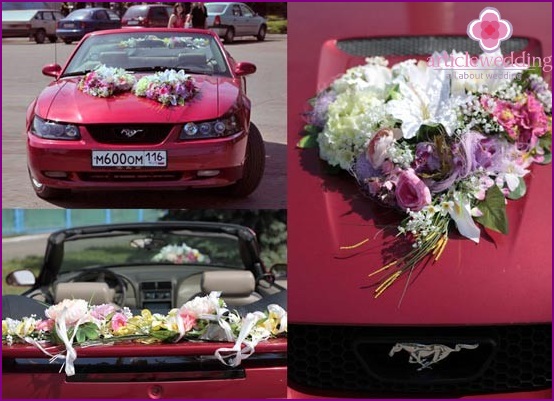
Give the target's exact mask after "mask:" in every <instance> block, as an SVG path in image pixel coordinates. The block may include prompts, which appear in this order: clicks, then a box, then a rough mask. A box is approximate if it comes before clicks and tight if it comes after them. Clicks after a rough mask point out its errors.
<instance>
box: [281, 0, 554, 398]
mask: <svg viewBox="0 0 554 401" xmlns="http://www.w3.org/2000/svg"><path fill="white" fill-rule="evenodd" d="M483 7H484V5H482V4H475V3H471V4H469V3H468V4H461V3H459V4H455V3H425V4H424V3H417V4H416V3H387V4H384V3H380V4H379V5H377V4H371V3H357V4H354V3H351V4H331V3H322V4H319V5H318V7H317V11H315V10H314V7H313V6H310V5H309V4H307V3H305V4H301V3H291V4H290V5H289V16H292V17H291V19H292V18H294V19H295V20H294V21H292V20H291V21H289V24H291V25H292V24H293V22H296V19H297V20H298V21H302V23H301V26H302V34H300V32H297V33H298V37H301V38H302V39H301V40H298V41H291V42H290V45H289V58H288V61H289V68H290V69H291V70H292V71H295V72H296V73H295V74H291V77H290V78H289V88H294V91H293V92H292V93H291V91H290V89H289V99H291V100H290V102H289V110H288V116H289V143H298V142H299V139H300V138H301V136H300V135H299V134H300V133H301V132H302V131H303V127H304V125H305V124H306V121H305V120H304V118H303V116H302V115H303V112H304V111H305V110H306V106H305V103H306V101H307V99H310V98H313V96H314V95H315V94H317V93H318V92H319V91H323V90H324V89H325V88H327V87H328V86H329V85H330V84H331V83H332V82H333V81H334V80H335V79H337V78H338V77H339V76H340V75H341V74H344V73H345V71H347V70H348V69H349V68H352V67H354V66H360V65H363V64H364V62H365V58H366V57H374V56H382V57H385V58H387V59H388V60H389V61H390V63H389V66H392V65H393V64H395V63H398V62H399V61H401V60H406V59H408V58H418V59H425V57H428V56H429V55H430V54H431V53H432V52H433V51H441V50H447V51H450V50H452V49H456V50H457V51H466V50H467V51H468V52H469V53H470V54H481V53H482V51H481V50H480V49H479V46H478V44H477V43H476V42H473V41H472V40H470V39H469V38H468V37H467V36H466V35H465V26H466V25H467V24H468V23H469V22H470V21H471V20H472V19H475V18H477V17H478V16H479V12H480V11H481V9H482V8H483ZM547 9H549V10H550V12H548V11H547ZM499 11H500V12H501V13H502V17H503V18H507V19H509V20H510V21H511V22H512V24H513V27H514V36H516V34H517V35H529V36H531V35H532V32H534V31H536V29H534V27H535V25H534V24H535V22H534V21H535V20H534V18H535V17H537V18H542V17H538V16H539V15H542V14H545V16H544V21H545V22H546V23H547V24H549V26H550V24H551V22H550V21H551V8H549V6H545V7H542V6H540V7H539V6H537V7H531V8H527V7H526V6H516V5H515V4H514V5H506V6H505V7H502V8H499ZM314 12H317V14H318V19H317V20H313V21H312V22H310V21H311V18H310V16H311V15H313V13H314ZM531 15H534V16H535V17H531ZM431 21H432V23H431ZM524 21H526V22H527V24H525V22H524ZM321 26H325V29H322V28H320V27H321ZM522 26H524V27H526V29H523V28H522ZM454 33H456V34H457V35H458V36H446V35H452V34H454ZM348 35H350V36H348ZM370 35H374V36H370ZM545 37H546V39H544V38H541V39H543V40H546V41H547V42H546V43H547V44H549V43H551V42H549V40H550V39H549V37H550V36H549V35H548V36H545ZM334 38H339V39H334ZM543 45H544V41H543ZM503 49H507V51H514V52H516V54H521V52H522V51H526V52H527V54H532V55H535V56H539V55H540V47H539V46H538V45H537V41H536V40H533V39H528V38H521V37H519V38H515V37H513V38H512V39H510V40H509V41H507V42H506V44H505V45H503ZM318 52H319V54H320V57H319V58H317V53H318ZM550 54H551V49H550V48H549V46H548V45H547V46H545V47H543V55H544V56H546V57H545V60H547V59H550ZM355 71H360V70H355ZM397 72H398V71H397ZM546 72H548V71H546ZM360 76H361V78H360ZM360 76H356V75H355V73H352V74H351V75H349V78H351V79H352V80H353V81H355V80H356V79H361V80H363V79H364V76H363V75H362V74H361V75H360ZM365 79H366V80H367V82H372V81H371V80H372V79H374V80H375V81H378V79H379V77H375V76H365ZM345 82H346V83H348V81H347V79H344V80H343V81H341V83H342V84H344V83H345ZM345 86H346V84H345ZM368 86H369V85H368ZM346 93H348V92H346ZM320 104H321V103H320ZM343 104H348V103H343ZM356 107H357V105H356V104H354V105H352V107H351V108H350V109H347V108H343V109H339V108H338V106H337V109H338V110H342V111H344V112H345V114H347V113H349V112H350V110H352V109H356ZM334 116H335V115H334ZM335 121H336V120H335ZM345 125H346V124H345ZM337 126H339V125H338V123H337ZM326 127H327V126H326ZM348 127H349V126H346V128H345V130H347V129H348ZM316 145H317V143H316ZM320 156H321V147H320V153H319V154H318V151H317V149H293V148H292V147H290V148H289V158H288V161H289V174H288V177H289V204H288V206H289V209H288V210H289V215H288V218H289V225H290V227H291V229H290V231H289V248H288V258H289V262H288V266H289V274H290V292H289V311H290V313H289V331H288V340H289V354H288V356H289V358H288V386H289V398H295V399H296V398H343V397H349V398H551V396H552V390H551V387H552V306H551V305H552V245H551V241H552V233H551V221H552V213H551V210H552V194H551V189H552V169H551V166H550V165H546V166H538V165H537V166H534V167H533V169H532V170H531V174H529V176H526V177H525V181H526V183H527V194H526V195H525V197H523V198H522V199H519V200H517V201H508V205H507V207H506V209H507V210H506V211H507V217H508V221H509V224H510V227H509V233H508V234H507V235H504V234H500V233H497V232H494V231H489V230H484V229H483V228H482V233H483V234H482V237H481V242H480V243H479V244H475V243H473V242H472V241H470V240H468V239H467V238H463V237H462V236H461V235H459V234H457V233H456V231H455V229H453V230H452V231H451V235H450V238H449V240H448V245H447V246H446V247H445V248H444V252H442V255H441V257H440V259H439V260H438V261H437V262H436V263H429V264H428V265H426V266H425V267H424V269H423V270H421V269H419V268H418V269H414V270H413V275H410V277H409V278H408V277H407V276H408V274H406V276H402V277H401V278H400V279H398V280H397V282H395V283H394V284H393V285H391V286H390V287H388V288H387V289H386V291H385V292H384V293H382V294H381V295H380V296H379V297H378V298H376V299H375V298H374V296H375V290H376V288H377V284H376V283H377V282H378V279H377V278H378V277H379V278H380V276H375V275H373V276H372V277H368V276H369V275H370V274H371V273H373V272H375V271H376V270H378V269H379V268H380V267H381V266H383V265H385V263H388V262H389V261H390V260H391V259H392V258H398V257H399V256H400V255H403V253H401V252H402V248H395V247H393V246H392V244H396V242H395V241H396V240H397V239H398V237H396V236H395V235H396V234H397V232H395V231H390V229H391V228H394V227H396V226H398V225H399V224H400V222H401V220H402V219H403V218H404V217H405V215H403V214H401V213H398V211H397V210H394V209H392V208H387V207H384V206H383V205H381V204H378V203H377V202H375V201H372V200H371V199H368V197H367V196H366V194H364V193H363V192H362V191H360V187H359V186H358V185H357V183H356V181H355V180H354V178H353V177H352V176H351V175H350V174H347V173H346V172H344V171H343V172H342V173H339V174H337V172H336V169H335V171H330V169H329V165H328V164H327V163H326V162H324V161H322V160H320ZM485 231H487V232H486V234H485ZM391 234H392V235H391ZM385 268H386V267H385ZM381 270H382V269H381ZM391 270H393V269H392V268H391ZM385 277H386V275H385ZM381 283H382V282H381ZM431 365H432V366H431Z"/></svg>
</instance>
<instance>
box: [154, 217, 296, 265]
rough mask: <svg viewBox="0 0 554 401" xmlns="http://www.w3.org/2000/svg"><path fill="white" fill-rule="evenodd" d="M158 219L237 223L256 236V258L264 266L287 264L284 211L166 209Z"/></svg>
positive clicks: (285, 218)
mask: <svg viewBox="0 0 554 401" xmlns="http://www.w3.org/2000/svg"><path fill="white" fill-rule="evenodd" d="M161 220H164V221H168V220H181V221H182V220H189V221H209V222H219V223H231V224H240V225H242V226H245V227H249V228H251V229H252V230H254V232H255V233H256V234H257V236H258V242H259V243H260V255H261V258H262V261H263V262H264V264H265V265H266V266H267V267H271V266H272V265H274V264H276V263H286V262H287V211H286V210H284V209H282V210H256V209H254V210H215V209H198V210H168V211H166V213H165V215H164V216H163V217H162V218H161Z"/></svg>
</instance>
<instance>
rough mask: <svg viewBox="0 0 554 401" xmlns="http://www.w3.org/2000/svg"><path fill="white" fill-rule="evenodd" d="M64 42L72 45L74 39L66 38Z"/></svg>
mask: <svg viewBox="0 0 554 401" xmlns="http://www.w3.org/2000/svg"><path fill="white" fill-rule="evenodd" d="M63 42H64V43H65V44H66V45H70V44H71V43H72V42H73V41H72V40H71V39H64V40H63Z"/></svg>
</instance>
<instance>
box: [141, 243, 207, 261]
mask: <svg viewBox="0 0 554 401" xmlns="http://www.w3.org/2000/svg"><path fill="white" fill-rule="evenodd" d="M152 261H153V262H170V263H175V264H185V263H210V257H209V256H207V255H204V254H202V253H200V251H199V250H198V249H194V248H191V247H190V246H188V245H187V244H185V243H184V242H183V243H182V244H181V245H166V246H164V247H163V248H162V249H160V251H159V252H158V253H157V254H156V255H154V257H153V258H152Z"/></svg>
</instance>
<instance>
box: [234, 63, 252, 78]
mask: <svg viewBox="0 0 554 401" xmlns="http://www.w3.org/2000/svg"><path fill="white" fill-rule="evenodd" d="M255 72H256V66H255V65H254V64H252V63H248V62H246V61H244V62H242V63H238V64H237V65H236V67H235V75H236V76H237V77H244V76H246V75H250V74H254V73H255Z"/></svg>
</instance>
